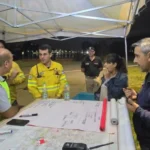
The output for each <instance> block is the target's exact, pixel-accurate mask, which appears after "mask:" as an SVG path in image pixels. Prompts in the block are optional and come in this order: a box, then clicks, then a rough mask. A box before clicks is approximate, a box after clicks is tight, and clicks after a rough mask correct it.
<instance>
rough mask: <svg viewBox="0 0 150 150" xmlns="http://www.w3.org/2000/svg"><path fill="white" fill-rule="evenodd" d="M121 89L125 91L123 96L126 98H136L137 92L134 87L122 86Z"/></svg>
mask: <svg viewBox="0 0 150 150" xmlns="http://www.w3.org/2000/svg"><path fill="white" fill-rule="evenodd" d="M123 91H124V93H125V96H126V97H127V98H130V99H136V98H137V93H136V91H135V90H134V89H131V88H123Z"/></svg>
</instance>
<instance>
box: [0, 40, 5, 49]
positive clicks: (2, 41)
mask: <svg viewBox="0 0 150 150" xmlns="http://www.w3.org/2000/svg"><path fill="white" fill-rule="evenodd" d="M0 43H1V44H3V46H4V48H6V43H5V41H4V40H0Z"/></svg>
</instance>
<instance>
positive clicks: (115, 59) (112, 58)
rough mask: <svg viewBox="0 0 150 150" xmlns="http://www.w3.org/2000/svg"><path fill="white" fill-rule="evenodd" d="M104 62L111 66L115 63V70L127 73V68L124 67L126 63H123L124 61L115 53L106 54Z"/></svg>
mask: <svg viewBox="0 0 150 150" xmlns="http://www.w3.org/2000/svg"><path fill="white" fill-rule="evenodd" d="M105 62H107V63H113V64H114V63H116V64H117V66H116V69H117V71H119V72H123V73H127V72H128V70H127V66H126V63H125V61H124V59H123V58H122V57H121V56H119V55H117V54H115V53H111V54H108V55H107V56H106V60H105Z"/></svg>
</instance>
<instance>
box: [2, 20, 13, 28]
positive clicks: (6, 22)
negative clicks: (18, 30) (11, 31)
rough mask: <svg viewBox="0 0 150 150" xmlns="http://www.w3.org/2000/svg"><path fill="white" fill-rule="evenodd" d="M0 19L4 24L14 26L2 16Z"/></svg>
mask: <svg viewBox="0 0 150 150" xmlns="http://www.w3.org/2000/svg"><path fill="white" fill-rule="evenodd" d="M0 21H2V22H4V23H5V24H7V25H9V26H11V27H14V25H13V24H11V23H9V22H8V21H6V20H4V19H3V18H0Z"/></svg>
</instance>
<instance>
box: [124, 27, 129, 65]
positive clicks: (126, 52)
mask: <svg viewBox="0 0 150 150" xmlns="http://www.w3.org/2000/svg"><path fill="white" fill-rule="evenodd" d="M126 30H127V28H126V27H125V29H124V32H125V34H126ZM124 45H125V59H126V65H128V47H127V36H126V35H125V36H124Z"/></svg>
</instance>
